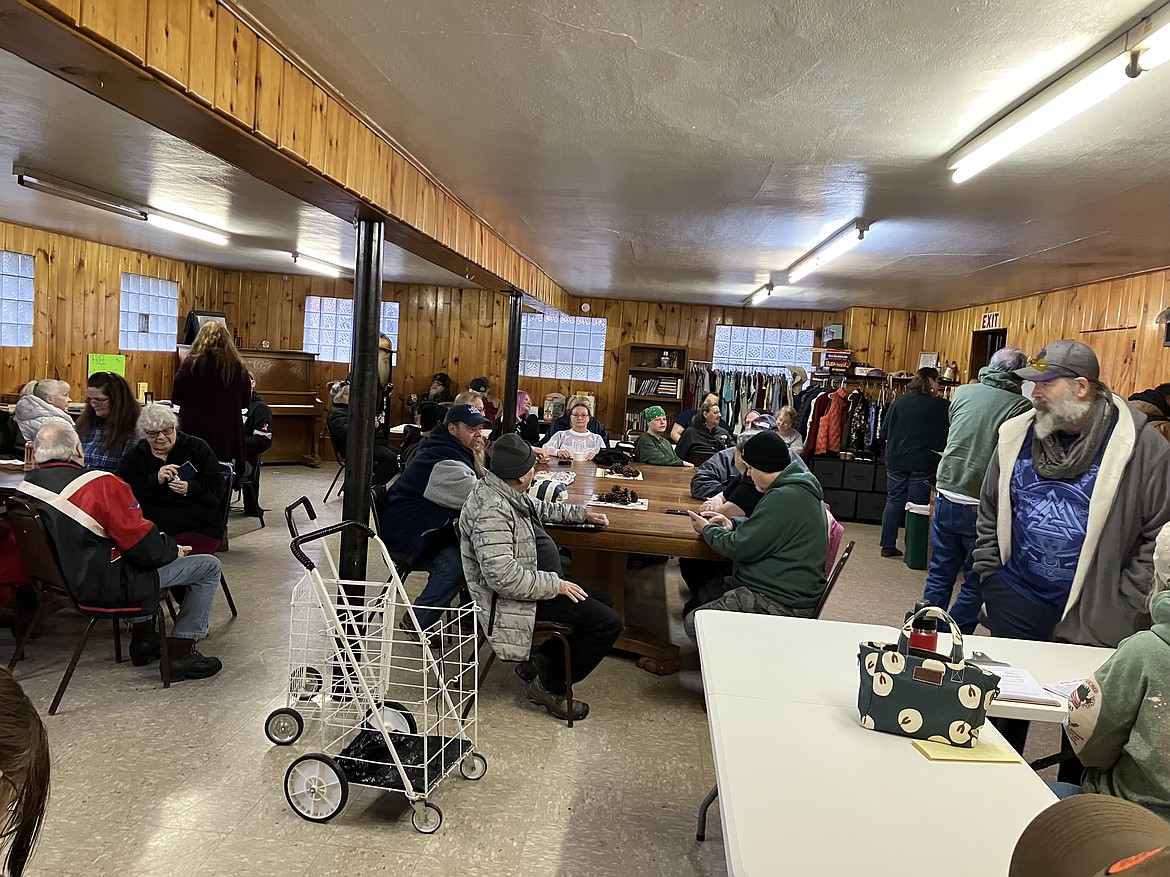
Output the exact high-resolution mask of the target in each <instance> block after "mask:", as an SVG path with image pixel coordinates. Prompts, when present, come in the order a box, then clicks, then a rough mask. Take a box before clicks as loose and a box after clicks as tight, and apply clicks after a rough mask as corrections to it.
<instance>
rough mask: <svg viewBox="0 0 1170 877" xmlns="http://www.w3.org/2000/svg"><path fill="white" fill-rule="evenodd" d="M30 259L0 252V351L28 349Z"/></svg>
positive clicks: (30, 341)
mask: <svg viewBox="0 0 1170 877" xmlns="http://www.w3.org/2000/svg"><path fill="white" fill-rule="evenodd" d="M32 329H33V257H32V256H26V255H25V254H24V253H9V252H6V251H4V250H0V347H32Z"/></svg>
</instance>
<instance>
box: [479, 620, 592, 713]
mask: <svg viewBox="0 0 1170 877" xmlns="http://www.w3.org/2000/svg"><path fill="white" fill-rule="evenodd" d="M572 634H573V625H571V624H561V623H560V622H558V621H537V622H536V626H535V627H533V629H532V645H533V647H534V648H535V647H536V646H538V645H540V643H541V642H544V640H546V639H549V638H552V639H556V640H560V643H561V648H563V649H564V650H565V697H566V699H567V700H568V703H569V713H568V718H567V719H566V720H565V721H566V724H567V726H568V727H570V728H571V727H573V709H572V707H573V664H572V661H571V659H570V656H569V637H570V636H572ZM538 640H539V641H538ZM485 643H487V645H488V657H487V660H486V661H485V662H484V665H483V669H482V670H480V671H479V683H478V684H479V686H480V687H482V686H483V681H484V680H485V679H486V678H487V674H488V671H489V670H491V668H492V663H493V662H494V661H495V660H496V652H495V649H492V648H491V644H490V643H489V642H488V638H487V634H486V633H484V630H483V628H482V627H481V628H480V629H479V642H478V643H477V644H476V649H477V650H478V649H481V648H482V647H483V646H484V644H485ZM468 709H470V704H469V705H468V707H467V709H465V710H464V713H463V718H465V719H466V718H467V710H468Z"/></svg>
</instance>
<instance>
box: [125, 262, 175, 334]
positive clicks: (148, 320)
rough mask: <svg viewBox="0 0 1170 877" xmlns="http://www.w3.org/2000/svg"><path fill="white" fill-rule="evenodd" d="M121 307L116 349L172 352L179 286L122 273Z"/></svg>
mask: <svg viewBox="0 0 1170 877" xmlns="http://www.w3.org/2000/svg"><path fill="white" fill-rule="evenodd" d="M121 305H122V306H121V309H120V310H119V312H118V347H119V349H121V350H163V351H171V352H174V349H175V344H176V343H177V342H178V338H179V284H177V283H175V282H174V281H173V280H159V279H158V278H157V277H145V276H143V275H142V274H130V273H128V272H125V271H123V272H122V302H121Z"/></svg>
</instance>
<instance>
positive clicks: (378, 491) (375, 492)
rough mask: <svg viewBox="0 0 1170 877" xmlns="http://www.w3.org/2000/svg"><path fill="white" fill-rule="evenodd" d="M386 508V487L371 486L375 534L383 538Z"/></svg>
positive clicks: (371, 510) (371, 512)
mask: <svg viewBox="0 0 1170 877" xmlns="http://www.w3.org/2000/svg"><path fill="white" fill-rule="evenodd" d="M384 508H386V485H385V484H373V485H370V515H371V516H372V517H373V519H374V532H375V533H377V534H378V538H379V539H381V538H382V509H384Z"/></svg>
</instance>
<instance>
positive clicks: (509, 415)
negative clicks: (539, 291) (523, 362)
mask: <svg viewBox="0 0 1170 877" xmlns="http://www.w3.org/2000/svg"><path fill="white" fill-rule="evenodd" d="M523 319H524V296H523V294H521V292H520V290H518V289H513V290H512V300H511V302H510V303H509V309H508V360H507V362H506V363H504V398H503V400H502V401H501V402H500V404H501V405H502V406H503V409H504V411H503V414H504V434H505V435H507V434H508V433H510V432H511V431H512V430H514V429H515V428H516V393H517V392H519V390H520V328H521V325H522V321H523Z"/></svg>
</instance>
